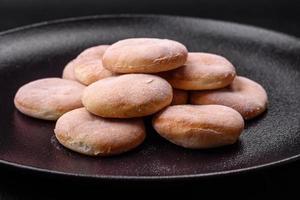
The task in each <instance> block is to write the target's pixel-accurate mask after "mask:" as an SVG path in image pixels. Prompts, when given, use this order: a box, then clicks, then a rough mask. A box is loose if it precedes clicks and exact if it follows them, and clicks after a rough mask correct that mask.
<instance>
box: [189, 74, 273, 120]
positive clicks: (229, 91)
mask: <svg viewBox="0 0 300 200" xmlns="http://www.w3.org/2000/svg"><path fill="white" fill-rule="evenodd" d="M191 103H192V104H202V105H203V104H220V105H225V106H228V107H231V108H233V109H235V110H237V111H238V112H239V113H240V114H241V115H242V116H243V117H244V118H245V119H252V118H254V117H256V116H258V115H260V114H261V113H263V112H264V111H265V110H266V109H267V103H268V96H267V93H266V91H265V89H264V88H263V87H262V86H261V85H259V84H258V83H256V82H254V81H252V80H250V79H248V78H245V77H242V76H237V77H236V78H235V79H234V81H233V82H232V84H231V85H230V86H228V87H226V88H223V89H220V90H212V91H199V92H193V93H192V94H191Z"/></svg>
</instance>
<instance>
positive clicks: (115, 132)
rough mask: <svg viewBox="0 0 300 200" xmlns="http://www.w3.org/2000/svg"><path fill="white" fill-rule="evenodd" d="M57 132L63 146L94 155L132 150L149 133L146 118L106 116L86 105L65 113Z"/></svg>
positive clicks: (59, 121) (56, 128)
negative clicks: (96, 112)
mask: <svg viewBox="0 0 300 200" xmlns="http://www.w3.org/2000/svg"><path fill="white" fill-rule="evenodd" d="M54 132H55V136H56V138H57V139H58V141H59V142H60V143H61V144H62V145H63V146H65V147H67V148H69V149H71V150H73V151H76V152H78V153H82V154H86V155H91V156H98V155H99V156H109V155H116V154H120V153H123V152H126V151H129V150H131V149H133V148H135V147H137V146H138V145H140V144H141V143H142V142H143V141H144V139H145V136H146V133H145V128H144V124H143V121H142V119H105V118H102V117H99V116H95V115H93V114H91V113H89V112H88V111H87V110H86V109H85V108H78V109H76V110H72V111H70V112H67V113H65V114H64V115H63V116H61V117H60V118H59V119H58V120H57V122H56V126H55V129H54Z"/></svg>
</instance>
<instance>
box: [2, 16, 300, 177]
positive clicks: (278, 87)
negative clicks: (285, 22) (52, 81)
mask: <svg viewBox="0 0 300 200" xmlns="http://www.w3.org/2000/svg"><path fill="white" fill-rule="evenodd" d="M130 37H158V38H169V39H174V40H178V41H180V42H182V43H184V44H185V45H186V46H187V47H188V49H189V51H204V52H211V53H217V54H220V55H223V56H225V57H227V58H228V59H229V60H230V61H232V63H233V64H234V65H235V66H236V69H237V72H238V74H240V75H243V76H247V77H249V78H251V79H253V80H255V81H257V82H259V83H260V84H261V85H263V87H264V88H266V90H267V93H268V96H269V102H270V103H269V110H268V111H267V112H266V113H265V114H264V115H262V116H261V117H259V118H257V119H254V120H252V121H248V122H247V124H246V129H245V131H244V132H243V135H242V136H241V138H240V141H239V142H238V143H236V144H235V145H232V146H227V147H223V148H218V149H212V150H187V149H183V148H181V147H177V146H175V145H173V144H171V143H169V142H167V141H166V140H164V139H162V138H161V137H159V136H158V135H157V134H156V133H155V132H154V131H153V129H151V126H150V123H149V122H150V119H147V120H146V124H147V128H148V136H147V139H146V141H145V143H144V144H143V145H141V146H140V147H139V148H137V149H136V150H134V151H132V152H128V153H126V154H123V155H121V156H115V157H110V158H91V157H86V156H82V155H80V154H77V153H73V152H71V151H69V150H67V149H65V148H63V147H62V146H60V145H59V144H58V142H57V140H56V139H55V138H54V134H53V128H54V125H55V123H53V122H46V121H42V120H37V119H33V118H29V117H26V116H24V115H22V114H21V113H19V112H18V111H17V110H16V109H15V108H14V105H13V98H14V94H15V93H16V91H17V89H18V88H19V87H20V86H21V85H23V84H25V83H27V82H29V81H32V80H35V79H38V78H43V77H53V76H60V75H61V72H62V69H63V67H64V65H65V64H66V63H67V62H68V61H69V60H71V59H72V58H74V57H75V56H76V55H77V54H78V53H79V52H80V51H82V50H84V49H85V48H87V47H90V46H93V45H97V44H111V43H113V42H115V41H117V40H120V39H123V38H130ZM299 54H300V42H299V40H297V39H296V38H293V37H290V36H287V35H283V34H279V33H275V32H271V31H266V30H263V29H259V28H254V27H249V26H243V25H237V24H232V23H225V22H218V21H212V20H202V19H195V18H184V17H171V16H128V15H125V16H102V17H101V16H98V17H85V18H77V19H68V20H59V21H55V22H50V23H42V24H39V25H33V26H29V27H25V28H19V29H15V30H11V31H7V32H4V33H2V34H0V92H1V93H0V94H1V99H0V130H1V131H0V163H2V164H5V165H9V166H14V167H20V168H23V169H30V170H34V171H37V172H44V173H50V174H60V175H68V176H80V177H91V178H102V179H104V178H106V179H164V178H166V179H173V178H193V177H196V178H197V177H198V178H199V177H205V176H214V175H223V174H230V173H237V172H243V171H248V170H253V169H259V168H262V167H267V166H274V165H277V164H282V163H286V162H288V161H292V160H295V159H297V158H298V157H299V154H300V55H299Z"/></svg>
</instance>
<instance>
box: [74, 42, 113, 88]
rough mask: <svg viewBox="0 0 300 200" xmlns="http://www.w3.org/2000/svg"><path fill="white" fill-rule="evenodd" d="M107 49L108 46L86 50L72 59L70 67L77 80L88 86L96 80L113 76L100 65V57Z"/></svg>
mask: <svg viewBox="0 0 300 200" xmlns="http://www.w3.org/2000/svg"><path fill="white" fill-rule="evenodd" d="M108 47H109V45H99V46H95V47H91V48H88V49H86V50H84V51H83V52H82V53H80V54H79V55H78V56H77V58H76V59H74V61H73V62H72V65H73V66H74V67H73V68H74V74H75V77H76V79H77V80H79V81H80V82H81V83H83V84H85V85H89V84H91V83H93V82H95V81H97V80H100V79H103V78H106V77H110V76H113V75H114V73H112V72H111V71H109V70H107V69H105V68H104V67H103V65H102V56H103V54H104V52H105V50H106V49H107V48H108Z"/></svg>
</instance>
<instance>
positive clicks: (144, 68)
mask: <svg viewBox="0 0 300 200" xmlns="http://www.w3.org/2000/svg"><path fill="white" fill-rule="evenodd" d="M186 58H187V49H186V47H185V46H184V45H183V44H181V43H179V42H176V41H173V40H167V39H156V38H131V39H125V40H121V41H118V42H116V43H114V44H113V45H111V46H110V47H109V48H108V49H107V50H106V51H105V53H104V55H103V66H104V67H105V68H106V69H108V70H110V71H112V72H116V73H156V72H162V71H168V70H171V69H175V68H178V67H180V66H182V65H183V64H184V63H185V61H186Z"/></svg>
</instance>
